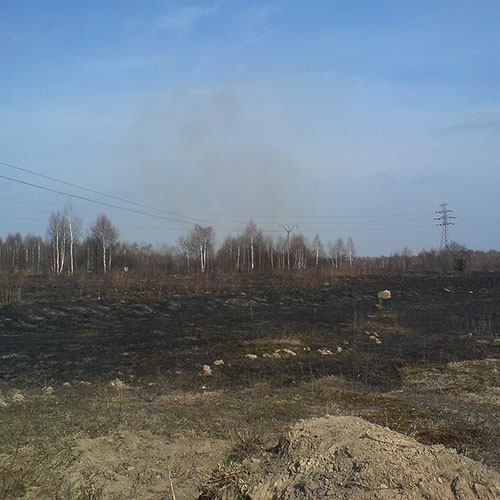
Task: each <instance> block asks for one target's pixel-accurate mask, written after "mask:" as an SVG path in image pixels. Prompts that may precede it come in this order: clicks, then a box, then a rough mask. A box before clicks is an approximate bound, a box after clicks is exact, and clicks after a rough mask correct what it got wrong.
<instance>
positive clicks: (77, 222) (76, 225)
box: [64, 201, 82, 275]
mask: <svg viewBox="0 0 500 500" xmlns="http://www.w3.org/2000/svg"><path fill="white" fill-rule="evenodd" d="M64 218H65V224H66V226H67V229H68V236H69V274H70V275H73V273H74V272H75V242H76V241H77V240H78V239H79V237H80V236H81V232H82V221H81V219H80V218H79V217H76V216H74V215H73V205H72V204H71V202H70V201H68V203H67V204H66V206H65V208H64Z"/></svg>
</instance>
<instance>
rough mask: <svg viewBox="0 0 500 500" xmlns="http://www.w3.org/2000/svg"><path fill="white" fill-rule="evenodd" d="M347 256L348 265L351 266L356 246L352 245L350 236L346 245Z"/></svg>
mask: <svg viewBox="0 0 500 500" xmlns="http://www.w3.org/2000/svg"><path fill="white" fill-rule="evenodd" d="M346 251H347V258H348V259H349V267H352V262H353V260H354V257H356V247H355V246H354V242H353V241H352V238H351V237H350V236H349V238H348V240H347V245H346Z"/></svg>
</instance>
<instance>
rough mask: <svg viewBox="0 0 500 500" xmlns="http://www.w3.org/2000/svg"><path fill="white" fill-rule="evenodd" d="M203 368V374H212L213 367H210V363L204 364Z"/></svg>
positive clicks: (206, 375)
mask: <svg viewBox="0 0 500 500" xmlns="http://www.w3.org/2000/svg"><path fill="white" fill-rule="evenodd" d="M201 370H202V372H201V374H202V375H203V376H205V377H208V376H210V375H212V368H210V366H209V365H203V366H202V367H201Z"/></svg>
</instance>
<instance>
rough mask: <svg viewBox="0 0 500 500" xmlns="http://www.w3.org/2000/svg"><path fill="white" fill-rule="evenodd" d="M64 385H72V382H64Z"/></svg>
mask: <svg viewBox="0 0 500 500" xmlns="http://www.w3.org/2000/svg"><path fill="white" fill-rule="evenodd" d="M63 386H64V387H71V382H64V383H63Z"/></svg>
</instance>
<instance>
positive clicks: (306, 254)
mask: <svg viewBox="0 0 500 500" xmlns="http://www.w3.org/2000/svg"><path fill="white" fill-rule="evenodd" d="M118 236H119V233H118V230H117V228H116V227H115V226H114V225H113V223H112V222H111V221H110V219H109V218H108V217H107V216H106V215H105V214H102V215H99V216H98V217H97V218H96V220H95V221H94V223H93V224H92V225H91V226H90V227H89V228H88V229H87V231H86V232H84V228H83V224H82V221H81V219H80V218H79V217H78V216H76V215H75V214H74V213H73V209H72V207H71V205H70V204H68V205H66V206H65V208H64V209H63V210H62V211H57V212H54V213H52V215H51V216H50V218H49V222H48V227H47V234H46V237H45V238H42V237H41V236H33V235H30V234H28V235H26V236H22V235H21V234H20V233H17V234H9V235H8V236H7V238H6V239H5V240H2V239H1V238H0V271H4V272H5V271H9V272H31V273H52V274H55V275H70V276H71V275H73V274H74V273H75V272H76V271H86V272H99V273H107V272H109V271H111V270H121V271H133V270H136V271H139V272H149V271H150V272H173V273H208V272H224V273H231V272H253V271H266V272H273V271H304V270H316V271H333V272H335V273H338V274H365V273H377V272H409V271H421V272H428V271H431V272H444V271H465V270H475V271H498V270H500V252H498V251H496V250H489V251H473V250H470V249H467V248H466V247H465V246H463V245H459V244H458V243H456V242H451V243H450V244H449V245H448V247H447V248H446V249H442V250H436V249H431V250H422V251H420V252H419V253H418V254H416V255H414V254H412V252H411V251H410V250H409V249H408V248H404V249H403V250H402V251H401V252H394V253H393V254H391V255H389V256H379V257H361V256H358V255H357V252H356V248H355V245H354V242H353V240H352V238H350V237H349V238H347V240H345V241H344V239H343V238H337V239H336V240H335V241H333V242H328V243H327V244H326V245H325V244H323V242H322V241H321V238H320V236H319V235H316V236H315V237H314V238H313V239H312V241H309V240H308V239H307V238H306V237H305V236H304V235H303V234H302V233H300V232H297V233H295V234H287V235H286V236H284V235H279V236H278V238H277V239H275V238H273V237H272V236H269V235H265V234H264V233H263V231H262V230H260V229H259V228H258V227H257V225H256V224H255V222H254V221H253V220H251V221H250V222H248V224H247V225H246V227H245V229H244V230H243V232H242V233H241V234H239V235H237V236H227V237H226V238H225V239H224V241H223V242H222V244H221V245H220V246H219V247H218V248H216V246H215V231H214V229H213V228H212V227H210V226H201V225H198V224H197V225H194V226H193V228H192V229H191V230H190V231H188V232H186V234H184V235H182V236H180V237H179V239H178V241H177V244H176V245H173V246H169V245H163V246H162V247H161V248H154V247H153V246H152V245H150V244H142V245H139V244H137V243H127V242H121V241H119V240H118Z"/></svg>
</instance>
